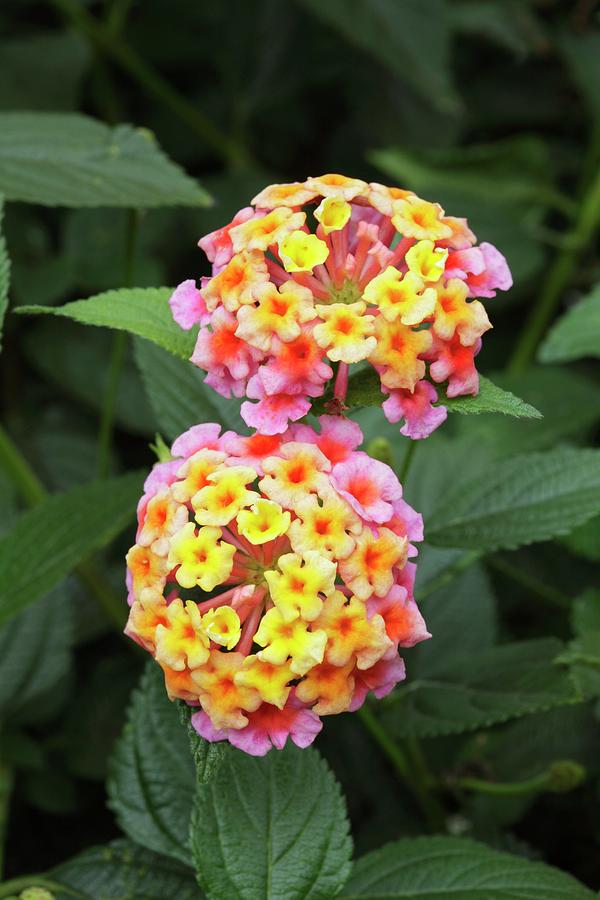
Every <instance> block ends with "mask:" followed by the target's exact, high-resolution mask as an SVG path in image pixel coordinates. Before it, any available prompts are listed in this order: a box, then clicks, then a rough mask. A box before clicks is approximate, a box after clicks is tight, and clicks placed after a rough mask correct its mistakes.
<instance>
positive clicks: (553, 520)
mask: <svg viewBox="0 0 600 900" xmlns="http://www.w3.org/2000/svg"><path fill="white" fill-rule="evenodd" d="M598 512H600V450H591V449H580V448H575V447H561V448H557V449H556V450H549V451H548V452H546V453H530V454H526V455H523V456H517V457H514V458H513V459H503V460H500V461H499V462H497V463H496V464H495V465H494V466H493V468H491V469H490V470H489V471H487V472H486V474H485V475H483V476H482V475H479V476H478V477H477V478H475V479H473V480H472V481H469V480H467V479H463V480H461V481H460V482H459V484H457V486H456V488H455V490H451V491H449V492H448V494H447V495H446V496H445V498H444V502H443V504H442V506H441V507H440V508H439V509H438V510H437V511H436V512H435V513H434V514H433V516H432V518H431V519H430V521H429V524H428V527H427V530H426V537H427V540H428V541H429V542H430V543H432V544H435V545H437V546H442V547H466V548H469V549H481V550H499V549H514V548H515V547H519V546H522V545H524V544H531V543H534V542H535V541H543V540H548V539H549V538H553V537H556V536H557V535H561V534H568V533H569V532H570V531H572V529H573V528H575V526H576V525H579V524H581V523H582V522H585V521H587V520H588V519H590V518H591V517H592V516H593V515H595V514H596V513H598Z"/></svg>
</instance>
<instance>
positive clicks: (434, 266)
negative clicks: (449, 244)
mask: <svg viewBox="0 0 600 900" xmlns="http://www.w3.org/2000/svg"><path fill="white" fill-rule="evenodd" d="M447 258H448V251H447V250H446V249H445V248H444V247H436V246H435V244H434V243H433V241H417V243H416V244H413V246H412V247H411V248H410V250H409V251H408V252H407V254H406V257H405V259H406V264H407V266H408V268H409V269H410V271H411V272H414V273H415V275H417V276H418V277H419V278H422V279H423V281H431V282H434V281H439V280H440V278H441V277H442V275H443V274H444V268H445V266H446V260H447Z"/></svg>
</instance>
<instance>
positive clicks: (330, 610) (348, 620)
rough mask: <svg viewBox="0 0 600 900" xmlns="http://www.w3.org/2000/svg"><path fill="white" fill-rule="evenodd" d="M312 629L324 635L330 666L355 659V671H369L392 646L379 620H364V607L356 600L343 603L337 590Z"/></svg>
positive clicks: (352, 598)
mask: <svg viewBox="0 0 600 900" xmlns="http://www.w3.org/2000/svg"><path fill="white" fill-rule="evenodd" d="M315 627H318V628H322V629H323V631H325V633H326V634H327V652H326V657H325V658H326V660H327V662H329V663H331V664H332V665H334V666H345V665H347V664H348V663H349V662H350V661H351V660H352V659H356V665H357V667H358V668H359V669H369V668H371V666H374V665H375V663H376V662H378V660H380V659H381V657H382V656H383V655H384V653H385V652H386V651H387V650H389V649H390V647H392V646H393V645H392V641H391V640H390V639H389V637H388V636H387V634H386V630H385V622H384V620H383V618H382V617H381V616H380V615H374V616H372V617H371V618H370V619H367V611H366V607H365V604H364V603H363V602H361V601H360V600H358V599H357V598H356V597H351V599H350V600H347V599H346V597H345V596H344V595H343V594H342V593H341V592H340V591H334V593H333V594H331V596H329V597H327V599H326V600H325V602H324V604H323V609H322V610H321V614H320V616H319V618H318V619H316V620H315Z"/></svg>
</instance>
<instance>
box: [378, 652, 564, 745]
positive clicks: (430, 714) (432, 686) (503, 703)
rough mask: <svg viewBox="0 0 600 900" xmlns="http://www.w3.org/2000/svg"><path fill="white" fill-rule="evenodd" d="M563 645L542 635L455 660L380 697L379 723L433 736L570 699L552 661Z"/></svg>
mask: <svg viewBox="0 0 600 900" xmlns="http://www.w3.org/2000/svg"><path fill="white" fill-rule="evenodd" d="M434 640H435V638H434ZM562 649H563V645H562V644H561V642H560V641H557V640H555V639H554V638H542V639H539V640H533V641H522V642H517V643H513V644H503V645H500V646H498V647H492V648H490V649H487V650H483V651H481V652H472V653H470V654H469V655H467V656H462V657H461V658H460V659H459V658H454V659H452V660H451V661H450V664H449V665H447V666H443V665H440V666H439V667H436V670H435V678H433V677H431V678H416V679H414V680H413V679H409V680H408V681H407V682H406V684H405V685H402V686H401V687H400V688H398V689H397V690H396V691H395V692H394V694H392V695H391V696H390V698H389V700H387V701H384V703H383V709H384V712H383V721H384V724H385V725H386V726H387V727H388V728H389V729H390V732H391V733H393V734H395V735H397V736H399V737H409V736H412V737H435V736H437V735H441V734H460V733H462V732H464V731H473V730H475V729H478V728H487V727H488V726H489V725H494V724H496V723H497V722H506V721H507V720H509V719H514V718H517V717H519V716H525V715H528V714H529V713H533V712H539V711H541V710H544V709H551V708H552V707H554V706H561V705H563V704H565V703H573V702H575V701H576V700H577V699H578V696H577V694H576V693H575V690H574V686H573V684H572V682H571V680H570V677H569V674H568V672H567V671H566V670H565V669H564V668H561V667H560V666H559V665H557V664H556V662H555V659H556V657H557V656H558V654H559V653H560V652H561V650H562Z"/></svg>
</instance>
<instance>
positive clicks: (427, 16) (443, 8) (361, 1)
mask: <svg viewBox="0 0 600 900" xmlns="http://www.w3.org/2000/svg"><path fill="white" fill-rule="evenodd" d="M302 2H303V5H304V6H305V7H307V8H308V9H309V10H310V11H311V12H312V13H313V14H314V15H315V16H318V17H319V18H320V19H322V20H323V21H324V22H326V23H327V24H329V25H331V26H332V27H333V28H335V29H336V30H337V31H339V32H340V33H341V34H342V36H343V37H344V38H345V39H346V40H347V41H348V43H350V44H354V45H355V46H357V47H358V48H359V49H361V50H364V51H365V52H367V53H369V54H370V55H371V56H374V57H375V59H377V60H378V61H379V62H380V63H382V64H383V65H384V66H386V67H387V68H388V69H389V70H390V72H392V74H393V75H395V76H397V77H398V78H400V79H402V80H403V81H408V82H409V83H410V85H411V87H412V88H413V89H414V90H415V91H417V92H418V93H419V94H420V95H421V97H422V98H423V99H424V100H426V101H427V103H429V104H431V105H432V106H434V107H435V108H436V109H438V110H440V111H441V112H446V113H456V112H457V111H458V109H459V108H460V100H459V98H458V95H457V93H456V91H455V90H454V87H453V85H452V76H451V69H450V28H449V18H448V6H447V4H446V2H445V0H421V2H419V0H404V2H403V3H402V4H400V5H399V4H397V3H394V0H378V2H377V3H368V2H366V0H350V2H348V0H329V2H328V3H320V2H319V0H302Z"/></svg>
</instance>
